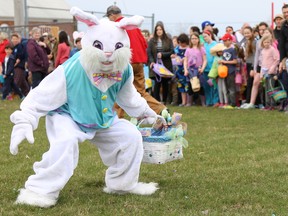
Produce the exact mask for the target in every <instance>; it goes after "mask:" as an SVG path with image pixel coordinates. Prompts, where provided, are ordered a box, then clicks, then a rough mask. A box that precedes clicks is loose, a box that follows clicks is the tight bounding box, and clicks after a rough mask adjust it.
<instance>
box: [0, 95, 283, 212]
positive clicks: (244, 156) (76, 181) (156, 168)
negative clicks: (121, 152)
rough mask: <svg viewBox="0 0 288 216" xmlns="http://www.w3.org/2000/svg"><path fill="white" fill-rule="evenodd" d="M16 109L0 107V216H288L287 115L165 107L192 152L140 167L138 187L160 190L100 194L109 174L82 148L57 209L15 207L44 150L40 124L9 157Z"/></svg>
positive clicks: (94, 154)
mask: <svg viewBox="0 0 288 216" xmlns="http://www.w3.org/2000/svg"><path fill="white" fill-rule="evenodd" d="M19 104H20V101H17V100H15V101H5V102H0V128H1V130H0V131H1V134H0V136H1V141H0V142H1V145H0V154H1V156H0V172H1V174H0V179H1V184H0V197H1V200H0V215H27V216H28V215H29V216H30V215H77V216H78V215H117V216H118V215H149V216H150V215H153V216H154V215H155V216H158V215H167V216H168V215H213V216H214V215H233V216H234V215H245V216H249V215H253V216H254V215H261V216H262V215H268V216H270V215H272V213H275V214H276V215H277V216H278V215H288V195H287V192H288V183H287V182H288V166H287V164H288V145H287V129H288V128H287V125H288V115H286V114H284V113H279V112H278V111H260V110H222V109H215V108H202V107H184V108H183V107H181V108H178V107H170V109H171V111H172V112H174V111H175V112H181V113H182V114H183V121H185V122H187V123H188V134H187V136H186V139H187V140H188V141H189V147H188V148H187V149H184V159H183V160H178V161H173V162H169V163H166V164H163V165H152V164H143V165H142V168H141V176H140V181H144V182H149V181H154V182H158V183H159V186H160V189H159V190H158V191H157V192H156V193H155V194H154V195H152V196H137V195H121V196H119V195H108V194H105V193H103V192H102V189H103V187H104V175H105V169H106V167H105V166H104V165H103V164H102V162H101V159H100V157H99V155H98V152H97V149H96V148H95V147H94V146H92V145H90V144H89V142H84V143H82V144H80V160H79V164H78V167H77V169H76V170H75V174H74V176H73V177H72V178H71V180H70V181H69V182H68V184H67V185H66V187H65V188H64V189H63V190H62V192H61V194H60V198H59V201H58V203H57V205H56V206H55V207H53V208H50V209H41V208H35V207H29V206H21V205H14V204H13V202H14V201H15V199H16V197H17V194H18V192H17V190H18V189H19V188H21V187H23V185H24V183H25V181H26V179H27V177H28V176H29V175H31V174H32V173H33V170H32V165H33V163H34V162H35V161H39V160H40V159H41V156H42V154H43V153H44V152H45V151H47V149H48V148H49V145H48V141H47V137H46V133H45V126H44V122H45V120H44V119H41V121H40V125H39V128H38V129H37V131H35V133H34V136H35V144H34V145H30V144H28V143H27V142H23V143H22V144H21V146H20V148H19V154H18V155H17V156H13V155H11V154H10V153H9V139H10V133H11V129H12V126H13V125H12V123H10V121H9V116H10V114H11V113H12V112H13V111H14V110H16V109H18V107H19Z"/></svg>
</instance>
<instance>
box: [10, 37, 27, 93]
mask: <svg viewBox="0 0 288 216" xmlns="http://www.w3.org/2000/svg"><path fill="white" fill-rule="evenodd" d="M11 42H12V44H13V46H14V48H13V53H12V54H13V56H14V57H15V61H16V62H15V65H14V69H15V74H14V81H15V83H16V85H17V86H18V87H19V88H20V89H21V91H22V93H23V94H24V95H25V96H27V94H28V93H29V91H30V86H29V84H28V81H27V80H26V72H25V56H26V54H25V49H24V46H23V45H22V43H21V36H20V35H19V34H18V33H14V34H12V35H11Z"/></svg>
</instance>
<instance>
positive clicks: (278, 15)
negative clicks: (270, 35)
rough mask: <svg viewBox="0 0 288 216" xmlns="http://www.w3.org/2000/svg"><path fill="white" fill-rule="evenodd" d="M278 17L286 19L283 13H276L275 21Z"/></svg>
mask: <svg viewBox="0 0 288 216" xmlns="http://www.w3.org/2000/svg"><path fill="white" fill-rule="evenodd" d="M277 18H280V19H284V17H283V15H282V14H276V16H275V17H274V19H273V21H274V22H275V20H276V19H277Z"/></svg>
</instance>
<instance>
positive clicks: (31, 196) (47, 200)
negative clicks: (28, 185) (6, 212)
mask: <svg viewBox="0 0 288 216" xmlns="http://www.w3.org/2000/svg"><path fill="white" fill-rule="evenodd" d="M56 202H57V199H55V198H53V197H50V196H47V195H42V194H37V193H35V192H33V191H30V190H28V189H20V194H19V195H18V197H17V200H16V201H15V204H26V205H31V206H38V207H42V208H49V207H51V206H54V205H55V204H56Z"/></svg>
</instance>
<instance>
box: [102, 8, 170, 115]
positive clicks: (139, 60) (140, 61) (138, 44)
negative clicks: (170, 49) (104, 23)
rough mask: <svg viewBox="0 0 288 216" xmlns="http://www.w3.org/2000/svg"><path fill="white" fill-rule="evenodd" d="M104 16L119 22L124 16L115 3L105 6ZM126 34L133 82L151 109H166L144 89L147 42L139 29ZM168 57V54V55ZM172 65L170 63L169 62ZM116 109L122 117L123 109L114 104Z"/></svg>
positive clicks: (159, 111) (158, 112)
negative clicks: (128, 41) (130, 56)
mask: <svg viewBox="0 0 288 216" xmlns="http://www.w3.org/2000/svg"><path fill="white" fill-rule="evenodd" d="M105 16H106V17H107V18H108V19H109V20H110V21H114V22H119V21H120V20H121V19H123V18H124V17H123V16H122V12H121V9H120V8H119V7H117V6H116V5H112V6H110V7H108V8H107V12H106V14H105ZM127 34H128V36H129V39H130V48H131V50H132V59H131V65H132V67H133V73H134V81H133V84H134V86H135V88H136V89H137V91H138V92H139V93H140V95H141V96H142V97H143V98H145V100H146V101H147V103H148V105H149V107H150V108H151V109H153V110H154V111H155V112H156V113H157V114H161V113H162V111H163V110H166V109H167V108H166V106H164V105H163V104H161V103H160V102H159V101H157V100H156V99H155V98H153V97H152V96H151V95H150V94H149V93H148V92H146V89H145V77H144V69H143V68H144V64H145V63H147V52H146V49H147V43H146V40H145V38H144V37H143V35H142V32H141V30H140V29H133V30H127ZM169 58H170V56H169ZM171 65H172V64H171ZM115 107H116V110H117V113H118V116H119V117H120V118H123V117H124V111H123V110H122V109H121V108H120V107H119V106H118V105H116V106H115Z"/></svg>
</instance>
